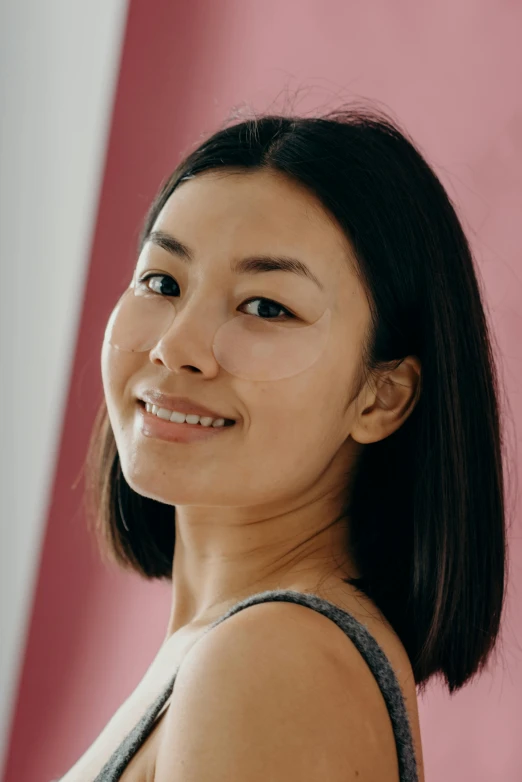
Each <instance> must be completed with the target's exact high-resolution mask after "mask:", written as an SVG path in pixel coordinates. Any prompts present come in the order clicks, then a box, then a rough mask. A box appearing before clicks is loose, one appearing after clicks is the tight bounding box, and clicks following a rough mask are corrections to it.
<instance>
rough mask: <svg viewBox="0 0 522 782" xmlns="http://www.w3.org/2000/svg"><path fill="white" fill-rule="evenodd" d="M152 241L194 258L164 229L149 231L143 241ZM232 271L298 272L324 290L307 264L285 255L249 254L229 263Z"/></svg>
mask: <svg viewBox="0 0 522 782" xmlns="http://www.w3.org/2000/svg"><path fill="white" fill-rule="evenodd" d="M147 242H152V244H156V245H158V246H159V247H162V248H163V249H164V250H166V251H167V252H169V253H170V254H171V255H175V256H176V257H178V258H180V259H181V260H183V261H186V262H188V263H190V262H191V261H192V260H193V259H194V255H193V253H192V251H191V250H190V249H189V248H188V247H187V245H185V244H183V242H180V241H179V239H176V238H175V237H174V236H172V235H171V234H168V233H166V232H165V231H151V232H150V234H149V235H148V236H147V238H146V239H145V243H147ZM230 269H231V271H232V272H235V273H236V274H261V273H262V272H271V271H283V272H292V273H293V274H298V275H299V276H300V277H306V278H307V279H309V280H311V281H312V282H314V283H315V284H316V285H317V287H318V288H320V290H322V291H324V285H323V283H322V282H321V281H320V280H319V279H318V278H317V277H316V276H315V274H314V273H313V272H312V271H311V270H310V269H309V268H308V266H307V265H306V264H305V263H303V261H300V260H299V259H298V258H290V257H289V256H287V255H249V256H247V257H246V258H241V259H239V260H238V261H234V262H232V263H231V265H230Z"/></svg>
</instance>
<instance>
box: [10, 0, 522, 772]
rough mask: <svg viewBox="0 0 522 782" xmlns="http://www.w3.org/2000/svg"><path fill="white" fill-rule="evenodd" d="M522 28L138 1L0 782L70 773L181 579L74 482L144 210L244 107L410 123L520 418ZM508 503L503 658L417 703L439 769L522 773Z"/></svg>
mask: <svg viewBox="0 0 522 782" xmlns="http://www.w3.org/2000/svg"><path fill="white" fill-rule="evenodd" d="M521 32H522V3H520V2H518V3H517V2H507V0H506V1H504V2H499V1H495V2H493V0H489V1H486V0H482V1H480V0H476V1H475V2H467V1H466V0H451V1H450V0H439V2H437V3H428V2H418V1H417V2H414V0H410V1H408V0H395V2H390V0H368V1H367V2H365V3H359V2H354V1H353V0H350V1H349V2H348V1H347V0H330V1H329V2H325V0H301V1H300V2H298V0H286V1H285V0H263V2H254V1H253V0H212V1H211V0H207V2H205V1H204V0H191V2H190V3H177V2H173V0H131V2H130V6H129V17H128V22H127V29H126V33H125V44H124V49H123V57H122V63H121V71H120V76H119V83H118V88H117V92H116V98H115V104H114V112H113V119H112V126H111V130H110V137H109V139H108V147H107V159H106V167H105V173H104V179H103V185H102V190H101V195H100V203H99V212H98V219H97V224H96V230H95V233H94V236H93V244H92V254H91V262H90V269H89V274H88V277H87V284H86V290H85V300H84V303H83V313H82V318H81V324H80V331H79V334H78V342H77V349H76V354H75V361H74V366H73V368H72V376H71V384H70V392H69V397H68V405H67V408H66V410H65V412H64V422H63V432H62V439H61V445H60V451H59V456H58V460H57V464H56V472H55V481H54V486H53V492H52V501H51V504H50V507H49V512H48V524H47V530H46V534H45V538H44V544H43V549H42V556H41V564H40V571H39V576H38V580H37V585H36V591H35V599H34V606H33V614H32V621H31V626H30V633H29V637H28V643H27V648H26V653H25V659H24V664H23V675H22V679H21V683H20V688H19V693H18V701H17V707H16V711H15V714H14V720H13V724H12V734H11V741H10V748H9V754H8V763H7V769H6V774H5V777H4V779H5V782H40V781H42V782H49V780H51V779H53V778H56V777H58V776H59V775H61V774H63V773H65V771H67V770H68V769H69V768H70V766H71V765H73V763H74V762H75V761H76V760H77V759H78V757H79V756H80V755H81V754H82V753H83V752H84V751H85V749H86V748H87V747H88V746H89V745H90V744H91V743H92V741H93V740H94V739H95V737H96V736H97V735H98V733H99V732H100V730H101V729H102V728H103V727H104V725H105V724H106V723H107V721H108V720H109V718H110V717H111V716H112V714H113V713H114V712H115V710H116V709H117V708H118V707H119V705H120V704H121V703H122V701H123V700H124V699H125V698H126V697H127V695H128V694H129V693H130V691H131V690H132V689H133V688H134V686H135V685H136V684H137V682H138V680H139V679H140V678H141V676H142V675H143V673H144V671H145V669H146V668H147V667H148V665H149V663H150V662H151V660H152V658H153V656H154V655H155V653H156V650H157V648H158V646H159V644H160V643H161V642H162V640H163V637H164V634H165V628H166V623H167V619H168V611H169V599H170V594H169V587H168V586H167V585H160V584H147V583H146V582H142V581H141V580H140V579H139V578H138V577H136V576H133V575H128V574H123V573H120V572H114V571H113V572H109V571H108V570H107V569H105V568H104V567H103V566H102V565H101V564H100V562H99V561H98V557H97V553H96V552H95V550H94V546H93V543H92V540H91V539H90V538H89V537H88V535H87V532H86V530H85V522H84V515H83V512H82V508H81V487H82V484H81V481H80V482H79V484H78V486H77V487H76V488H74V484H75V482H76V480H77V478H78V476H79V474H80V471H81V467H82V462H83V458H84V455H85V449H86V445H87V438H88V435H89V429H90V425H91V422H92V418H93V415H94V411H95V409H96V407H97V404H98V402H99V401H100V399H101V380H100V370H99V353H100V347H101V341H102V335H103V329H104V326H105V322H106V320H107V317H108V314H109V312H110V310H111V308H112V306H113V305H114V302H115V301H116V298H117V296H118V295H119V293H120V291H121V286H122V284H123V283H124V282H125V281H126V278H127V276H128V273H129V269H130V268H131V264H132V263H133V253H134V247H135V242H136V238H137V234H138V230H139V227H140V225H141V220H142V218H143V216H144V213H145V210H146V208H147V206H148V204H149V202H150V200H151V198H152V196H153V194H154V192H155V190H156V188H157V187H158V185H159V183H160V180H162V179H163V177H164V176H165V175H166V174H167V173H168V172H169V171H170V170H171V169H172V168H174V166H175V165H176V163H177V162H178V159H179V155H180V154H181V153H183V152H184V151H186V150H187V148H188V145H189V144H191V143H192V142H193V141H195V140H196V139H197V138H198V137H199V135H200V134H202V133H206V132H210V131H212V130H213V129H214V128H215V126H216V125H217V124H219V123H220V122H221V121H222V119H223V118H224V117H225V116H226V115H227V114H228V112H229V111H230V109H231V108H232V107H233V106H235V105H239V104H242V103H247V104H249V105H251V106H253V107H255V108H256V109H258V110H265V109H268V108H269V107H270V106H271V104H272V101H274V100H275V99H276V98H277V100H276V103H275V105H274V109H275V110H277V108H281V107H282V105H283V97H284V94H285V92H289V93H290V94H291V93H293V92H294V91H295V90H296V89H297V88H303V91H302V94H301V96H300V98H299V100H297V102H296V103H295V110H296V111H307V110H311V109H318V110H320V109H321V107H324V108H333V107H334V106H336V105H338V104H339V103H340V102H341V101H343V100H350V99H352V98H354V97H363V98H370V99H376V100H378V101H381V102H382V103H384V104H385V106H386V107H389V108H390V109H391V110H392V111H393V112H394V113H395V114H396V116H397V117H398V118H399V119H400V120H401V121H402V122H403V123H404V124H405V125H406V127H407V128H408V130H409V131H410V132H411V134H412V135H413V137H414V138H415V139H416V140H417V142H418V143H419V144H420V146H421V148H422V149H423V150H424V151H425V152H426V154H427V155H428V157H429V159H430V160H431V162H432V163H433V164H434V165H435V167H436V170H437V171H438V173H439V175H440V176H441V178H442V179H443V182H444V184H445V185H446V187H447V188H448V190H449V192H450V195H451V196H452V197H453V198H454V199H455V200H456V202H457V204H458V206H459V208H460V211H461V214H462V216H463V219H464V222H465V227H466V229H467V230H468V234H469V236H470V239H471V241H472V244H473V246H474V249H475V252H476V257H477V261H478V263H479V266H480V268H481V271H482V275H483V277H484V284H485V287H486V290H487V297H488V301H489V305H490V307H491V315H492V318H493V322H494V325H495V327H496V333H497V336H498V340H499V344H500V349H501V352H502V354H503V355H504V362H505V366H506V369H505V380H506V383H507V389H508V393H509V396H510V398H511V404H512V408H513V412H514V414H515V417H516V421H514V422H513V427H514V426H516V424H517V422H518V424H520V419H521V412H522V411H521V406H522V400H521V396H520V391H519V389H520V387H521V380H522V370H521V367H522V351H521V348H520V338H521V337H522V316H521V312H522V307H521V303H522V262H521V257H520V232H519V222H518V220H519V217H520V214H521V213H522V154H521V153H522V92H521V90H520V82H521V75H522V47H521V46H520V35H521ZM95 51H96V49H95V42H93V56H95ZM519 431H520V427H519ZM512 469H513V471H514V472H515V471H518V472H519V471H520V467H519V466H518V465H517V466H514V467H512ZM512 512H513V513H514V515H515V521H514V527H513V531H512V536H513V538H514V541H513V543H512V552H511V560H512V580H511V587H510V589H511V599H510V603H509V605H508V614H507V616H506V623H505V630H504V636H503V645H502V649H501V650H500V652H499V655H500V656H499V660H498V662H497V664H496V665H492V666H491V672H490V673H488V674H486V675H484V676H483V677H482V678H481V680H480V681H478V682H477V683H475V684H473V685H471V686H469V687H468V688H466V689H465V690H464V691H462V692H460V693H458V694H457V695H456V696H454V697H453V698H452V699H450V698H449V696H448V695H447V694H446V693H445V692H444V691H443V690H442V689H441V687H440V686H438V685H435V684H434V685H433V686H432V687H431V689H430V691H429V694H428V695H427V696H426V697H425V698H424V699H423V700H422V701H421V703H420V710H421V728H422V734H423V749H424V758H425V767H426V779H427V782H438V781H439V780H440V781H441V782H442V781H444V782H457V780H458V782H463V781H464V780H465V781H466V782H467V781H468V780H469V781H470V782H471V780H473V782H481V781H482V780H483V781H484V782H486V780H487V782H491V780H502V782H520V780H521V779H522V745H521V743H520V735H521V733H522V665H521V659H520V658H521V652H520V644H519V642H518V639H519V638H520V629H521V624H522V619H521V613H522V612H521V610H520V599H519V598H518V603H517V589H518V590H520V587H521V585H522V584H521V581H522V576H521V566H522V547H521V543H520V515H521V514H520V508H518V509H516V510H512ZM28 748H30V751H28Z"/></svg>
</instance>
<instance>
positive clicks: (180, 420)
mask: <svg viewBox="0 0 522 782" xmlns="http://www.w3.org/2000/svg"><path fill="white" fill-rule="evenodd" d="M145 407H146V409H147V412H148V413H152V414H153V415H157V416H158V418H163V419H165V421H173V422H174V423H177V424H184V423H187V424H198V423H199V424H201V425H202V426H224V425H225V419H224V418H210V417H209V416H200V415H185V413H178V411H177V410H167V409H166V408H165V407H158V406H157V405H151V404H150V403H149V402H146V403H145Z"/></svg>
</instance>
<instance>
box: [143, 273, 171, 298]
mask: <svg viewBox="0 0 522 782" xmlns="http://www.w3.org/2000/svg"><path fill="white" fill-rule="evenodd" d="M149 280H155V281H156V280H157V282H154V283H151V284H150V285H147V286H146V287H147V288H148V289H149V290H150V291H152V292H153V293H157V294H158V295H160V296H177V295H178V292H179V285H178V283H177V282H176V280H175V279H174V278H173V277H170V276H169V275H168V274H146V275H145V277H142V278H141V279H140V280H139V282H140V283H144V282H148V281H149Z"/></svg>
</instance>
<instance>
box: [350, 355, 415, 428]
mask: <svg viewBox="0 0 522 782" xmlns="http://www.w3.org/2000/svg"><path fill="white" fill-rule="evenodd" d="M420 389H421V365H420V361H419V359H418V358H417V356H407V357H406V358H405V359H403V360H402V361H401V363H400V364H399V366H398V367H396V368H395V369H392V370H386V371H385V372H383V373H381V374H380V375H379V376H378V380H377V382H376V385H375V384H372V387H371V388H370V386H369V385H368V384H367V385H366V386H365V387H364V390H363V391H362V392H361V394H360V395H359V399H358V402H357V408H358V410H359V412H358V414H357V415H356V417H355V420H354V422H353V424H352V428H351V431H350V435H351V437H352V438H353V439H354V440H355V441H356V442H358V443H374V442H377V441H378V440H384V438H385V437H388V436H389V435H390V434H393V432H395V431H396V429H398V428H399V427H400V426H401V425H402V424H403V423H404V421H405V420H406V419H407V418H408V416H409V415H410V413H411V412H412V410H413V409H414V407H415V405H416V404H417V401H418V399H419V396H420Z"/></svg>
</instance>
